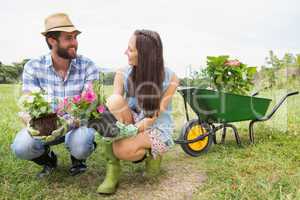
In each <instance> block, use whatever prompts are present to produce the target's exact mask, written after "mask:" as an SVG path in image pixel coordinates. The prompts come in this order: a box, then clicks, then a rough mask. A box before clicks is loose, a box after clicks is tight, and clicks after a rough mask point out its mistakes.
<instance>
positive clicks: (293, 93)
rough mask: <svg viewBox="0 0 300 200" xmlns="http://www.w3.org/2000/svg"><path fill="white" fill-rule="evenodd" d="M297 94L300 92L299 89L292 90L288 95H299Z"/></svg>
mask: <svg viewBox="0 0 300 200" xmlns="http://www.w3.org/2000/svg"><path fill="white" fill-rule="evenodd" d="M297 94H299V91H295V92H290V93H288V94H287V95H286V96H287V97H289V96H293V95H297Z"/></svg>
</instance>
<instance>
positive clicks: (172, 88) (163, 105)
mask: <svg viewBox="0 0 300 200" xmlns="http://www.w3.org/2000/svg"><path fill="white" fill-rule="evenodd" d="M178 86H179V79H178V78H177V76H176V74H175V73H174V74H173V76H172V78H171V81H170V84H169V86H168V88H167V90H166V92H165V93H164V95H163V97H162V99H161V102H160V108H159V113H162V112H164V111H166V109H167V107H168V104H169V103H170V101H171V99H172V97H173V95H174V94H175V92H176V89H177V87H178ZM159 113H158V115H159Z"/></svg>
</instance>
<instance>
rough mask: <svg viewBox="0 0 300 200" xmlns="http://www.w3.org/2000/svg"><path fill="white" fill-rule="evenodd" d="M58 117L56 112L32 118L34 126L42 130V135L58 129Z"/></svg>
mask: <svg viewBox="0 0 300 200" xmlns="http://www.w3.org/2000/svg"><path fill="white" fill-rule="evenodd" d="M57 121H58V117H57V115H56V113H52V114H49V115H47V116H44V117H40V118H37V119H32V120H30V125H31V127H32V128H34V129H36V130H38V131H39V132H40V136H48V135H51V133H52V131H54V130H56V129H57Z"/></svg>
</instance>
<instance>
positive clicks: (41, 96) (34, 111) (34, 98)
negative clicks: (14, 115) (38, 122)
mask: <svg viewBox="0 0 300 200" xmlns="http://www.w3.org/2000/svg"><path fill="white" fill-rule="evenodd" d="M19 106H20V107H21V110H23V111H25V112H27V113H28V114H29V115H30V117H31V119H37V118H41V117H45V116H47V115H49V114H53V110H52V109H51V100H50V98H49V97H48V96H47V95H46V93H45V92H44V91H42V90H36V91H33V92H31V93H28V94H24V95H22V96H21V98H20V100H19Z"/></svg>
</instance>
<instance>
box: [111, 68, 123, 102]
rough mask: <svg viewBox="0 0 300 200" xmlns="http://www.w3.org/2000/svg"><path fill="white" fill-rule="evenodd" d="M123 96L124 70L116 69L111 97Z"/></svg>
mask: <svg viewBox="0 0 300 200" xmlns="http://www.w3.org/2000/svg"><path fill="white" fill-rule="evenodd" d="M114 94H118V95H121V96H123V95H124V70H122V69H118V70H117V71H116V75H115V78H114V88H113V95H114Z"/></svg>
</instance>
